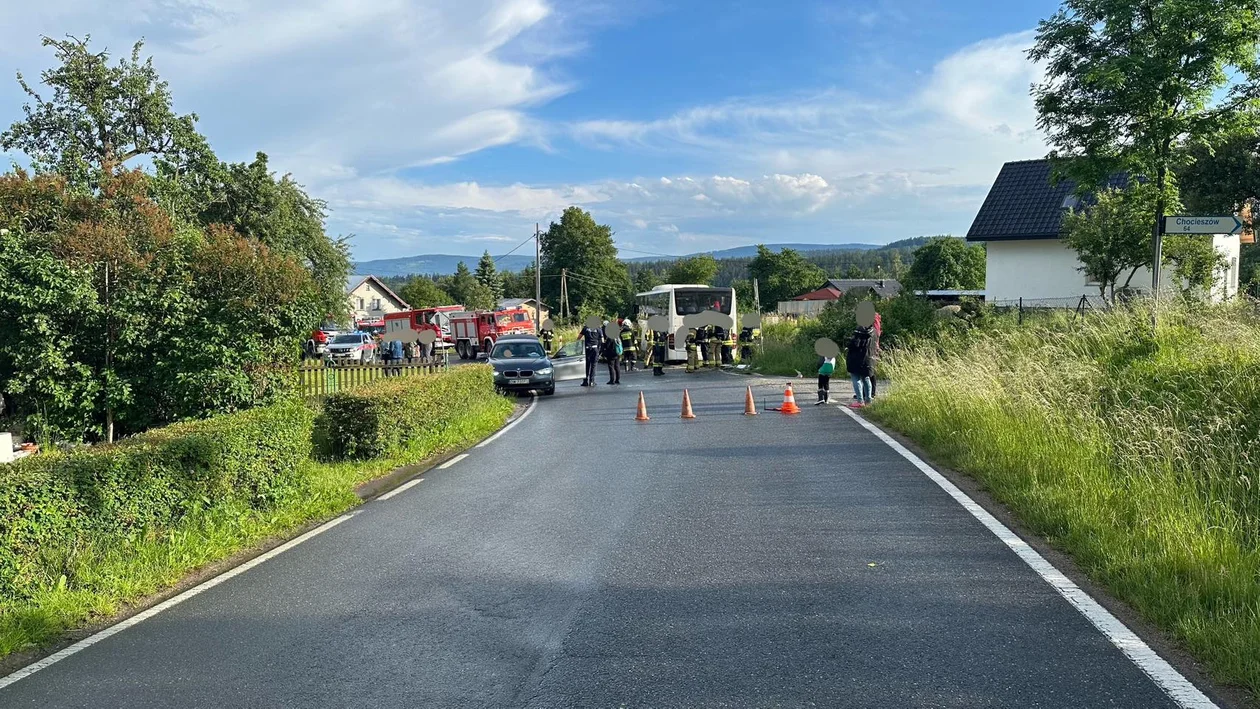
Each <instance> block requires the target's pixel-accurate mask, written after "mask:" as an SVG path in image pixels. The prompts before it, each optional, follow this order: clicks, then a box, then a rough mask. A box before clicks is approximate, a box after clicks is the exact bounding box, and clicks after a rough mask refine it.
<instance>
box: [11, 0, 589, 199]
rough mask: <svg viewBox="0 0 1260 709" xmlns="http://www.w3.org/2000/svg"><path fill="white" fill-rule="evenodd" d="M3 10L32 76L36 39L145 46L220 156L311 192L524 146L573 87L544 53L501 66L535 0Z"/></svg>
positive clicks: (117, 48) (197, 1)
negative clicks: (532, 114) (264, 156)
mask: <svg viewBox="0 0 1260 709" xmlns="http://www.w3.org/2000/svg"><path fill="white" fill-rule="evenodd" d="M4 5H5V7H3V8H0V57H4V58H6V59H16V60H17V63H18V66H19V67H20V68H22V69H24V70H25V71H26V73H27V74H28V75H33V74H35V73H36V72H37V70H38V69H39V68H41V67H43V66H46V65H47V64H48V63H49V62H50V61H51V57H50V55H49V53H48V51H47V50H46V49H41V48H40V47H39V46H38V36H39V34H40V33H46V34H50V35H54V36H60V35H62V34H64V33H66V32H70V33H75V34H78V35H83V34H87V33H89V32H90V33H91V34H92V36H93V46H94V47H105V46H108V47H109V49H110V50H111V51H112V52H113V53H114V54H116V55H118V54H122V53H123V52H125V51H126V50H127V49H129V48H130V44H131V43H132V42H133V41H134V40H135V38H137V37H141V36H144V37H146V40H147V44H146V47H145V52H146V53H151V54H152V55H153V56H154V61H155V64H156V66H157V68H158V70H159V72H161V74H162V76H163V78H165V79H167V80H168V81H169V82H170V83H171V86H172V88H173V90H174V94H175V96H176V100H177V107H178V108H179V109H180V110H181V111H195V112H196V113H198V114H199V115H200V116H201V117H202V123H201V129H202V130H203V132H205V133H206V134H207V135H208V136H209V137H210V139H211V142H212V144H213V145H214V146H215V148H216V150H217V151H218V152H220V153H221V154H223V155H225V156H228V157H231V158H234V159H245V158H248V157H249V156H251V155H252V154H253V152H254V151H255V150H265V151H267V152H269V153H271V154H272V156H273V159H274V162H275V164H276V165H277V166H278V167H280V168H281V169H294V170H302V171H303V174H302V175H301V177H302V178H303V179H304V180H306V181H310V178H309V177H308V176H307V175H310V174H317V175H318V173H320V172H323V173H328V172H334V173H335V172H336V171H337V170H340V169H345V168H354V169H356V170H357V171H358V172H359V174H372V173H380V172H388V171H393V170H397V169H399V168H403V167H407V166H420V165H432V164H437V163H440V162H442V161H449V160H451V159H453V158H456V157H458V156H461V155H466V154H468V153H471V152H475V151H477V150H481V149H484V148H487V147H491V146H495V145H503V144H506V143H511V142H516V141H521V140H526V139H529V138H530V136H531V134H532V133H534V132H535V131H536V126H535V125H534V124H533V122H532V121H531V120H530V119H529V118H528V117H527V115H526V111H527V110H528V109H529V108H530V107H531V106H535V105H537V104H539V103H541V102H544V101H547V100H550V99H552V98H554V97H556V96H558V95H560V94H562V93H564V92H566V91H568V90H569V88H570V87H568V86H567V85H565V84H564V83H562V82H558V81H556V80H553V79H552V78H551V77H550V76H548V74H547V72H546V71H545V69H544V67H543V65H542V61H543V59H542V58H540V57H536V56H531V55H528V54H527V53H523V52H519V51H517V52H514V54H513V56H514V60H513V61H509V60H506V59H504V58H502V56H503V55H504V53H505V50H506V49H508V48H509V47H510V46H512V45H513V43H514V42H515V41H516V40H518V39H519V38H521V37H522V36H523V35H525V34H526V33H529V32H533V31H539V30H540V29H542V28H544V27H545V26H546V25H547V24H548V23H550V22H551V19H552V15H553V13H552V8H551V6H550V5H549V4H548V3H547V2H545V1H544V0H458V1H454V0H449V1H448V0H430V1H428V2H413V1H411V0H372V2H360V1H359V0H118V1H117V2H112V3H96V2H89V1H88V0H77V1H73V0H48V2H41V3H38V4H36V5H32V4H31V3H4ZM19 52H20V53H19ZM5 63H6V64H11V62H5ZM14 88H15V87H4V89H8V90H9V93H8V94H5V93H3V91H4V89H0V99H2V98H7V97H8V96H13V97H14V99H15V102H14V103H15V104H16V99H17V95H16V92H15V91H13V89H14ZM189 97H194V98H195V100H189ZM15 117H16V116H15ZM321 165H322V166H326V167H325V168H323V169H322V170H321V169H318V168H319V166H321Z"/></svg>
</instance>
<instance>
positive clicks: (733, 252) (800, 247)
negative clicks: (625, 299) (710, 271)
mask: <svg viewBox="0 0 1260 709" xmlns="http://www.w3.org/2000/svg"><path fill="white" fill-rule="evenodd" d="M765 246H766V248H768V249H770V250H771V251H779V250H781V249H795V250H797V251H800V252H802V253H804V252H809V251H870V250H873V249H879V248H883V247H881V246H879V245H876V244H765ZM701 254H708V255H710V256H712V257H713V258H715V259H724V258H752V257H754V256H756V255H757V245H756V244H750V245H748V246H736V247H734V248H730V249H720V250H718V251H699V252H696V253H694V254H683V255H682V256H679V257H678V258H688V257H690V256H699V255H701ZM623 260H624V261H627V262H629V263H636V262H647V261H665V260H668V259H667V258H665V257H662V256H640V257H638V258H631V259H623Z"/></svg>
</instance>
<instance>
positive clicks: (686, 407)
mask: <svg viewBox="0 0 1260 709" xmlns="http://www.w3.org/2000/svg"><path fill="white" fill-rule="evenodd" d="M682 417H683V418H685V419H693V418H695V417H696V415H695V414H694V413H692V412H691V394H689V393H687V390H686V389H683V409H682Z"/></svg>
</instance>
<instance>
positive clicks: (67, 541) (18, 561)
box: [0, 402, 313, 601]
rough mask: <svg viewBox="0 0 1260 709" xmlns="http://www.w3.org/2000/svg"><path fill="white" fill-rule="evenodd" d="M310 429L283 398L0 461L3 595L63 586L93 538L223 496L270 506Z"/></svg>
mask: <svg viewBox="0 0 1260 709" xmlns="http://www.w3.org/2000/svg"><path fill="white" fill-rule="evenodd" d="M312 426H313V414H312V413H311V412H310V411H309V409H307V408H306V407H305V406H303V405H302V404H300V403H297V402H286V403H281V404H276V405H273V406H267V407H261V408H257V409H251V410H249V411H244V412H241V413H236V414H228V415H224V416H218V417H215V418H212V419H207V420H204V421H193V422H188V423H182V424H176V425H173V426H168V427H165V428H162V429H157V430H154V431H152V432H149V433H146V434H143V435H140V436H136V437H134V438H130V439H127V440H126V441H124V442H122V443H119V444H116V445H112V446H97V447H93V448H89V449H83V450H79V451H74V452H70V453H66V454H51V455H42V456H36V457H33V458H28V459H25V460H21V461H18V462H16V463H13V464H11V465H5V466H0V601H3V600H10V601H12V600H16V599H21V598H25V597H29V596H30V595H31V594H32V593H33V592H35V591H37V590H39V589H41V588H47V587H49V586H50V585H55V584H57V583H59V582H60V579H61V577H62V576H63V575H69V574H71V573H72V572H71V571H70V570H71V569H72V568H73V564H72V563H70V562H71V560H72V559H73V557H74V555H75V554H76V553H78V552H80V551H81V550H83V549H85V548H86V547H88V546H89V545H88V542H89V541H99V540H100V539H102V538H118V539H120V540H125V539H126V538H127V537H129V536H132V535H135V534H147V535H154V534H160V533H161V532H162V531H163V530H165V529H167V528H169V527H170V526H171V525H173V524H175V523H177V522H178V521H179V520H180V519H181V518H183V517H184V516H185V515H186V514H187V513H189V512H190V511H191V510H193V509H205V508H210V507H214V506H216V505H219V504H222V503H225V502H233V503H245V504H247V505H249V506H250V507H252V508H255V509H267V508H269V507H272V506H274V505H275V504H276V503H277V502H279V501H281V500H282V499H283V498H284V497H285V496H286V495H289V494H291V493H292V492H293V491H294V490H296V489H297V487H298V484H299V475H300V471H301V466H302V465H303V464H304V462H305V461H306V460H307V459H308V458H309V454H310V445H311V443H310V441H311V429H312ZM71 580H72V579H71ZM63 583H64V582H63Z"/></svg>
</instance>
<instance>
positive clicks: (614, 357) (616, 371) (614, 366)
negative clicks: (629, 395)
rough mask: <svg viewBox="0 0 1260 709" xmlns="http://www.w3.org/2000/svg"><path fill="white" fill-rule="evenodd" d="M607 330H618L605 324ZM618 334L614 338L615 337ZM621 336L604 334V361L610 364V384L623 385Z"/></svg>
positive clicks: (618, 334)
mask: <svg viewBox="0 0 1260 709" xmlns="http://www.w3.org/2000/svg"><path fill="white" fill-rule="evenodd" d="M604 328H605V329H609V330H612V329H616V327H615V326H611V327H610V326H609V324H608V323H607V322H605V323H604ZM614 334H616V336H615V337H614V336H613V335H614ZM621 354H622V350H621V336H620V333H607V332H605V333H604V360H605V361H606V362H607V363H608V383H609V384H620V383H621Z"/></svg>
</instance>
